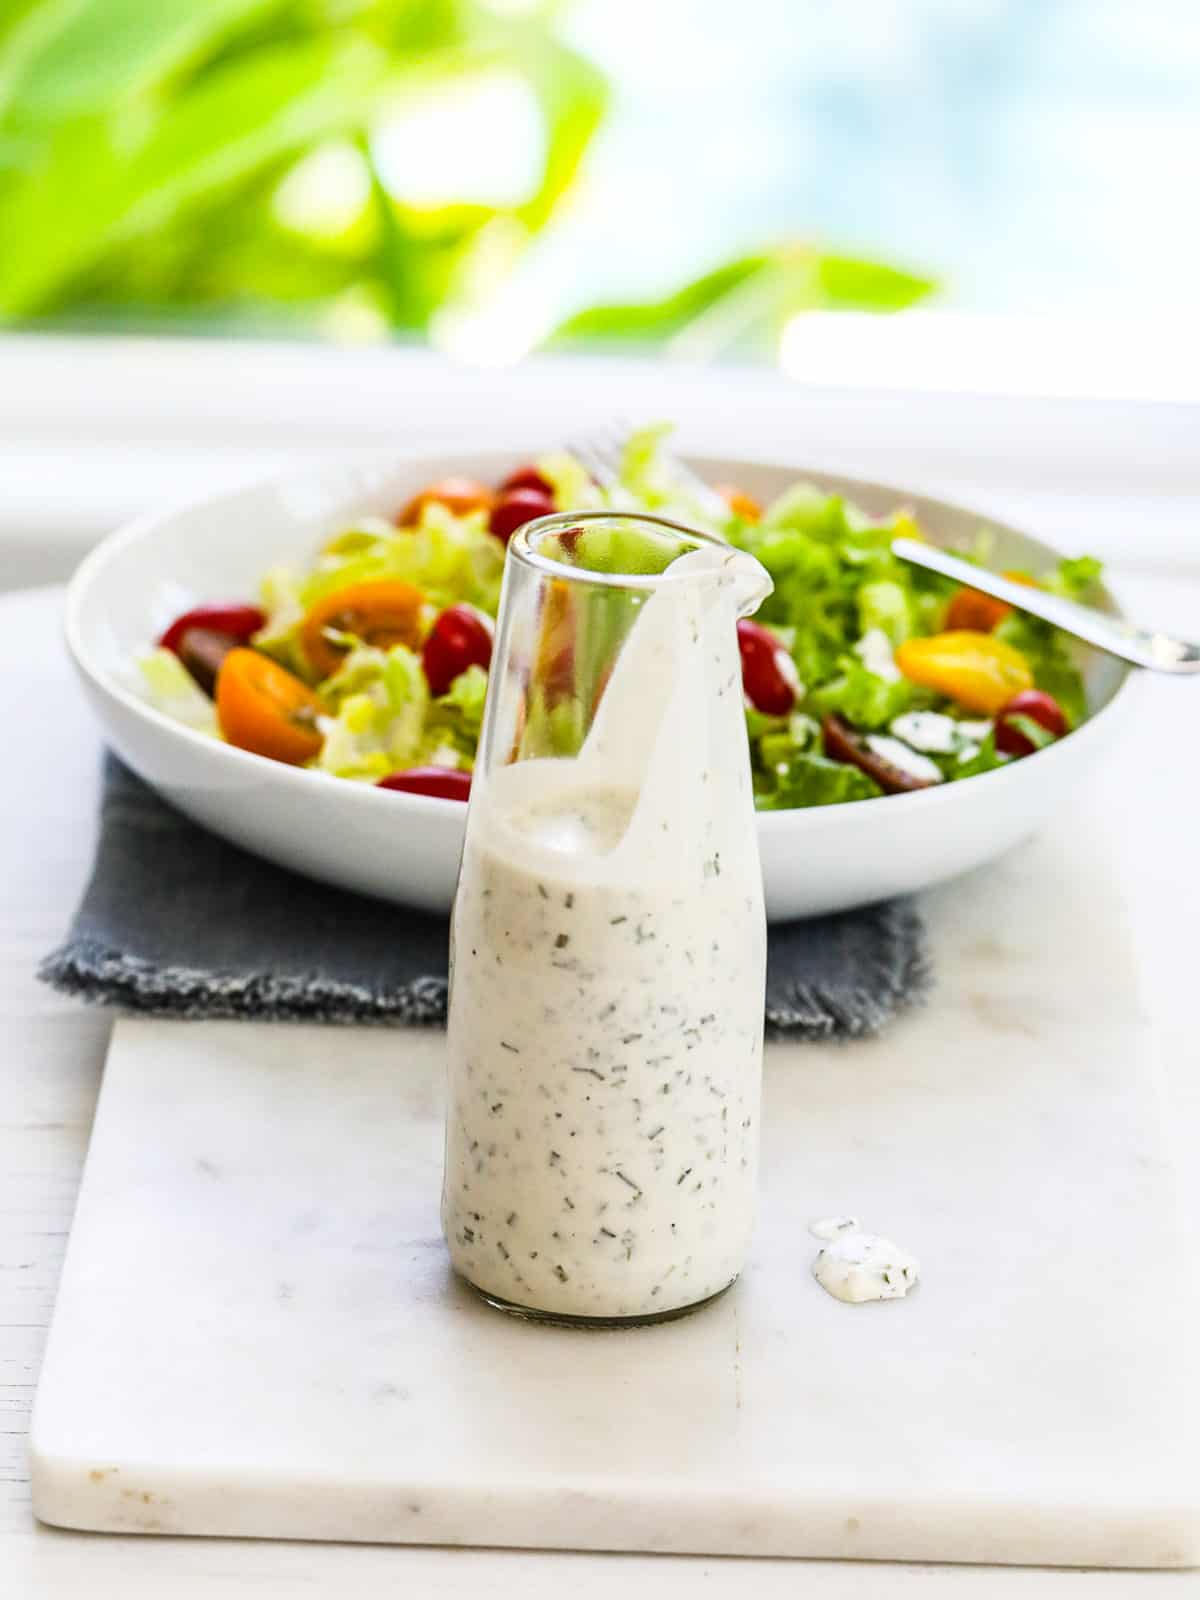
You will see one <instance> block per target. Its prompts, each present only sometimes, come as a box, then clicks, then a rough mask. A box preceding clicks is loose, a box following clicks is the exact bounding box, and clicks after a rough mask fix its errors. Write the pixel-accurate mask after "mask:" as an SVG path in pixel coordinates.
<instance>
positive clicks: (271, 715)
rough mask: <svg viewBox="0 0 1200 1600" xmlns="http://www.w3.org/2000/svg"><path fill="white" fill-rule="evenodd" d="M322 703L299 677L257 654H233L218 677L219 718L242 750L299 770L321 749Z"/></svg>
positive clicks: (224, 663) (246, 651)
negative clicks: (319, 718) (284, 763)
mask: <svg viewBox="0 0 1200 1600" xmlns="http://www.w3.org/2000/svg"><path fill="white" fill-rule="evenodd" d="M320 710H321V702H320V700H318V699H317V697H316V695H315V694H314V693H313V692H312V690H311V689H310V688H309V687H308V685H307V684H305V683H301V682H300V679H299V678H297V677H295V676H294V675H293V674H292V673H290V672H288V671H287V670H286V668H284V667H281V666H280V665H279V663H278V662H277V661H272V660H271V658H270V656H264V655H262V654H261V652H259V651H258V650H246V649H243V648H239V649H237V650H231V651H230V652H229V654H228V655H227V656H226V657H225V659H224V661H223V662H222V663H221V670H220V672H218V674H217V720H218V722H219V723H220V724H221V732H222V733H223V734H224V735H225V737H226V738H227V739H228V740H229V742H230V744H234V745H237V747H238V749H239V750H252V751H253V752H254V754H255V755H258V756H267V757H268V758H269V759H270V760H271V761H286V762H288V764H289V765H291V766H294V767H298V766H301V765H302V764H303V763H304V762H305V761H311V760H312V758H313V757H314V756H315V755H316V754H317V752H318V751H319V750H320V748H321V734H320V732H319V730H318V728H317V714H318V712H319V711H320Z"/></svg>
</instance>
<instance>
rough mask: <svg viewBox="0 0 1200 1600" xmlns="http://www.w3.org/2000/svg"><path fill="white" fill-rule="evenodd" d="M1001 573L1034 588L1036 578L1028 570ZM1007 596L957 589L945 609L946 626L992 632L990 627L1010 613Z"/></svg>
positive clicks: (1012, 581) (1014, 581)
mask: <svg viewBox="0 0 1200 1600" xmlns="http://www.w3.org/2000/svg"><path fill="white" fill-rule="evenodd" d="M1001 576H1002V577H1004V578H1007V579H1008V580H1009V582H1010V583H1023V584H1026V585H1027V586H1028V587H1029V588H1031V589H1036V588H1037V580H1036V579H1034V578H1031V577H1030V576H1029V574H1028V573H1027V572H1004V573H1002V574H1001ZM1012 609H1013V608H1012V606H1010V605H1009V603H1008V601H1007V600H997V599H996V598H995V597H994V596H993V595H990V594H981V593H980V592H979V590H978V589H960V590H959V591H958V593H957V594H956V595H955V596H954V597H953V599H952V600H951V601H950V604H949V606H948V608H947V610H946V629H947V631H949V632H957V631H959V630H961V629H963V628H967V629H970V630H971V631H972V632H973V633H991V631H992V630H993V628H995V627H997V626H998V625H999V624H1000V623H1001V622H1003V621H1004V619H1005V617H1007V616H1011V615H1012Z"/></svg>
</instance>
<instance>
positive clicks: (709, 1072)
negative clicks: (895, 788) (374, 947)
mask: <svg viewBox="0 0 1200 1600" xmlns="http://www.w3.org/2000/svg"><path fill="white" fill-rule="evenodd" d="M705 554H707V552H705ZM684 559H690V558H684ZM662 599H663V596H662V595H661V592H660V593H659V594H656V596H655V598H654V600H652V601H651V602H650V603H649V604H647V605H646V606H645V607H644V609H643V611H642V614H641V616H640V618H639V620H638V622H637V624H636V626H635V628H634V631H633V634H632V635H631V637H630V639H629V641H628V642H627V644H626V646H625V649H624V650H623V652H622V655H621V657H620V659H619V661H618V665H617V670H616V672H615V673H614V674H613V677H612V680H611V681H610V684H609V687H608V689H607V691H606V693H605V696H604V701H603V704H602V708H601V714H599V715H598V716H597V720H596V723H595V724H594V727H593V733H592V735H590V736H589V740H588V742H587V744H586V745H585V748H584V751H583V752H582V754H581V755H580V756H579V757H577V758H574V759H570V760H529V761H522V762H518V763H516V764H515V765H512V766H508V767H503V768H500V769H498V770H497V771H495V772H493V773H492V774H491V775H490V776H489V778H488V780H487V783H486V785H485V786H484V788H483V790H482V792H481V793H480V794H479V795H478V796H477V797H476V798H475V799H473V801H472V815H471V818H470V825H469V827H468V836H467V844H466V849H465V852H464V857H463V866H462V873H461V877H460V883H459V890H458V896H457V899H456V902H455V913H454V933H453V980H452V999H451V1007H450V1017H449V1027H448V1040H447V1042H448V1052H449V1073H450V1081H449V1106H448V1112H447V1143H446V1178H445V1188H444V1194H443V1225H444V1229H445V1234H446V1238H447V1242H448V1244H449V1248H450V1254H451V1259H452V1261H453V1264H454V1266H455V1268H456V1270H457V1271H459V1272H460V1273H461V1274H462V1275H463V1276H464V1277H466V1278H467V1279H468V1280H469V1281H470V1282H471V1283H473V1284H474V1285H475V1286H476V1287H477V1288H478V1289H480V1290H482V1291H483V1292H484V1293H485V1294H487V1295H490V1296H493V1297H495V1298H496V1299H498V1300H501V1301H505V1302H508V1303H510V1304H513V1305H516V1306H519V1307H523V1308H527V1309H529V1310H532V1311H536V1312H540V1313H542V1314H544V1315H550V1316H578V1317H589V1318H614V1319H639V1318H646V1317H654V1316H658V1315H662V1314H666V1313H669V1312H672V1311H677V1310H680V1309H682V1308H684V1307H687V1306H690V1305H693V1304H695V1303H698V1302H700V1301H702V1300H705V1299H707V1298H708V1297H709V1296H711V1295H713V1294H716V1293H718V1292H719V1291H720V1290H722V1289H724V1288H725V1287H727V1285H728V1284H729V1283H730V1282H732V1280H733V1279H734V1278H735V1277H736V1276H737V1275H738V1272H739V1271H740V1270H741V1266H742V1262H743V1260H744V1257H745V1253H746V1249H747V1246H748V1242H749V1236H750V1231H751V1226H752V1222H753V1208H754V1188H755V1178H756V1167H757V1152H758V1136H759V1097H760V1083H761V1065H762V1025H763V986H764V977H765V958H766V927H765V919H764V915H763V906H762V890H761V877H760V872H759V867H758V861H757V852H756V840H755V834H754V827H753V810H752V798H751V793H750V782H749V769H748V762H747V761H746V760H745V758H744V757H743V758H742V759H741V760H740V761H739V760H737V759H734V760H730V759H729V757H728V755H726V756H725V758H724V760H723V762H721V763H720V765H714V764H713V763H712V762H711V760H710V754H711V750H712V749H713V748H714V747H715V748H717V749H720V748H723V749H724V750H725V751H726V752H728V751H729V750H734V751H738V750H740V749H744V739H743V740H741V741H740V743H739V740H738V735H737V731H736V723H735V719H736V717H737V716H738V715H739V714H740V710H741V703H740V698H739V697H738V696H737V695H736V694H732V693H731V694H729V695H727V696H724V697H722V698H721V699H720V700H719V701H718V704H717V711H716V712H715V713H714V710H713V707H712V705H711V704H710V703H709V696H712V695H714V694H715V690H714V688H713V687H712V686H713V685H719V684H720V683H722V682H724V681H725V680H726V679H727V678H728V676H729V674H730V672H732V671H734V670H735V669H736V666H737V650H736V635H735V630H734V626H733V615H732V612H731V609H730V607H729V604H728V602H727V603H726V604H724V605H711V604H710V606H709V616H708V617H707V618H705V617H704V616H703V612H702V610H697V608H696V607H695V606H694V605H693V606H692V607H691V609H692V611H694V612H696V615H695V617H694V618H693V616H691V615H687V614H685V616H684V617H682V618H681V617H680V616H679V614H678V613H679V611H680V610H681V609H684V608H683V606H682V603H681V601H680V600H679V599H678V598H674V600H673V605H672V606H668V605H666V604H665V603H664V604H660V600H662ZM693 620H694V621H696V622H697V623H699V622H703V621H707V622H708V623H710V624H711V626H710V627H708V628H707V630H706V628H705V627H702V626H696V627H695V628H694V629H693V628H692V627H691V626H689V627H687V628H675V627H674V624H675V623H677V622H679V621H687V622H688V623H689V624H690V623H692V622H693ZM693 633H694V635H695V637H694V640H693V637H692V636H693ZM639 634H640V635H641V638H640V640H639V638H638V636H639ZM681 638H682V639H683V640H685V641H688V642H689V644H692V645H694V648H685V649H682V651H680V640H681ZM656 645H657V647H658V648H659V651H660V658H659V660H658V661H657V667H658V672H657V675H656V677H655V676H650V675H649V674H648V672H647V668H648V666H649V665H654V664H655V662H654V648H655V646H656ZM676 652H680V653H678V654H677V653H676ZM648 653H649V655H650V660H649V662H648V661H647V659H646V658H647V654H648ZM664 654H665V655H666V656H667V659H668V660H669V662H670V670H669V671H664V670H663V666H664V663H663V660H662V659H661V657H662V655H664ZM627 667H628V671H626V670H625V669H626V668H627ZM623 674H624V676H623ZM656 681H657V682H658V683H659V684H660V685H661V687H660V689H659V691H658V694H657V695H656V694H655V693H654V692H653V691H651V692H649V693H648V692H647V688H646V685H647V683H648V682H656ZM639 700H640V702H641V704H640V707H639V705H638V704H637V702H638V701H639ZM656 700H657V705H655V701H656ZM726 710H727V715H726ZM697 713H700V714H701V715H700V717H699V725H698V719H697ZM606 717H607V721H606ZM726 721H728V723H729V726H728V727H726V726H725V723H726ZM710 724H711V726H710ZM647 734H649V737H647ZM710 740H711V744H710ZM639 750H640V751H641V762H640V765H639V761H638V759H637V756H638V752H639ZM693 766H694V767H695V768H696V780H697V781H696V784H695V788H694V789H692V788H691V787H690V786H689V784H688V781H687V780H688V777H689V772H690V769H691V767H693ZM701 768H704V769H705V770H706V771H707V772H708V777H707V779H706V780H705V781H704V783H703V787H701V783H700V780H699V771H700V770H701ZM631 780H633V781H631ZM681 800H682V801H687V800H691V801H692V802H693V803H692V804H691V805H690V806H689V805H687V804H682V803H681Z"/></svg>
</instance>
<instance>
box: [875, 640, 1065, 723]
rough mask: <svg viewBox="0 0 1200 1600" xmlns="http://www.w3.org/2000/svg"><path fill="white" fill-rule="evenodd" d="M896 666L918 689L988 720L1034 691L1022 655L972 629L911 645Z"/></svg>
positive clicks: (905, 647) (900, 653)
mask: <svg viewBox="0 0 1200 1600" xmlns="http://www.w3.org/2000/svg"><path fill="white" fill-rule="evenodd" d="M896 665H897V666H898V667H899V668H900V671H901V672H902V673H903V674H904V676H905V677H906V678H908V679H910V680H911V681H912V682H913V683H919V684H921V686H922V687H923V688H926V689H935V690H936V691H937V692H938V693H939V694H944V695H946V696H947V698H948V699H950V700H954V701H957V703H958V704H959V705H960V706H962V707H963V708H964V710H966V711H975V712H979V713H980V714H982V715H983V716H988V717H993V716H995V714H996V712H997V711H999V710H1000V707H1001V706H1002V705H1004V704H1005V702H1006V701H1008V700H1011V699H1012V697H1013V695H1014V694H1020V692H1021V691H1022V690H1023V689H1032V688H1033V673H1032V671H1031V670H1030V666H1029V663H1028V661H1026V659H1025V657H1024V656H1023V655H1022V654H1021V652H1020V651H1019V650H1015V649H1014V648H1013V647H1012V645H1011V644H1006V643H1005V642H1004V640H1003V639H996V638H994V637H993V636H992V635H991V634H990V633H977V632H974V631H973V630H971V629H968V628H958V629H953V630H952V631H951V632H949V633H935V634H934V635H933V636H932V637H931V638H928V639H906V640H905V642H904V643H903V644H902V645H901V646H900V647H899V649H898V650H897V651H896Z"/></svg>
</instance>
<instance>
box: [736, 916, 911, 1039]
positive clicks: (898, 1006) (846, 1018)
mask: <svg viewBox="0 0 1200 1600" xmlns="http://www.w3.org/2000/svg"><path fill="white" fill-rule="evenodd" d="M850 914H853V913H850ZM869 914H870V915H871V917H872V920H873V921H874V923H875V926H876V928H877V930H878V932H879V933H880V934H881V935H882V936H883V940H884V948H883V950H882V952H881V954H880V955H879V957H878V959H877V960H876V961H874V962H873V963H872V968H873V974H874V977H875V980H876V983H875V987H874V988H873V989H868V988H865V987H855V988H854V989H851V990H845V991H842V992H841V993H840V994H838V993H834V992H832V991H831V990H829V989H828V988H826V987H825V986H824V985H823V984H809V983H804V982H803V981H793V980H789V979H785V980H783V981H782V982H780V983H768V985H767V1007H766V1026H767V1037H768V1038H769V1039H780V1040H782V1039H797V1038H799V1039H805V1040H807V1041H810V1042H812V1043H823V1042H828V1043H837V1044H845V1043H848V1042H849V1041H851V1040H853V1039H870V1038H874V1037H875V1035H876V1034H879V1033H882V1032H883V1030H884V1029H885V1028H887V1027H888V1026H889V1025H890V1024H891V1023H892V1022H894V1021H895V1019H896V1018H897V1017H899V1016H901V1015H902V1014H903V1013H904V1012H906V1011H910V1010H912V1009H913V1008H914V1007H916V1006H921V1005H924V1003H925V1002H926V1000H928V998H929V994H930V991H931V990H932V988H933V982H934V971H933V961H932V958H931V956H930V954H929V950H928V948H927V934H926V929H925V923H924V919H923V918H922V916H921V914H920V912H919V911H918V910H917V909H916V907H915V906H914V905H913V904H912V903H911V902H910V901H906V900H901V901H884V902H883V903H881V904H880V905H878V906H873V907H870V908H869ZM858 915H860V916H862V915H864V913H863V912H861V911H860V912H859V913H858ZM781 992H782V997H781Z"/></svg>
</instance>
